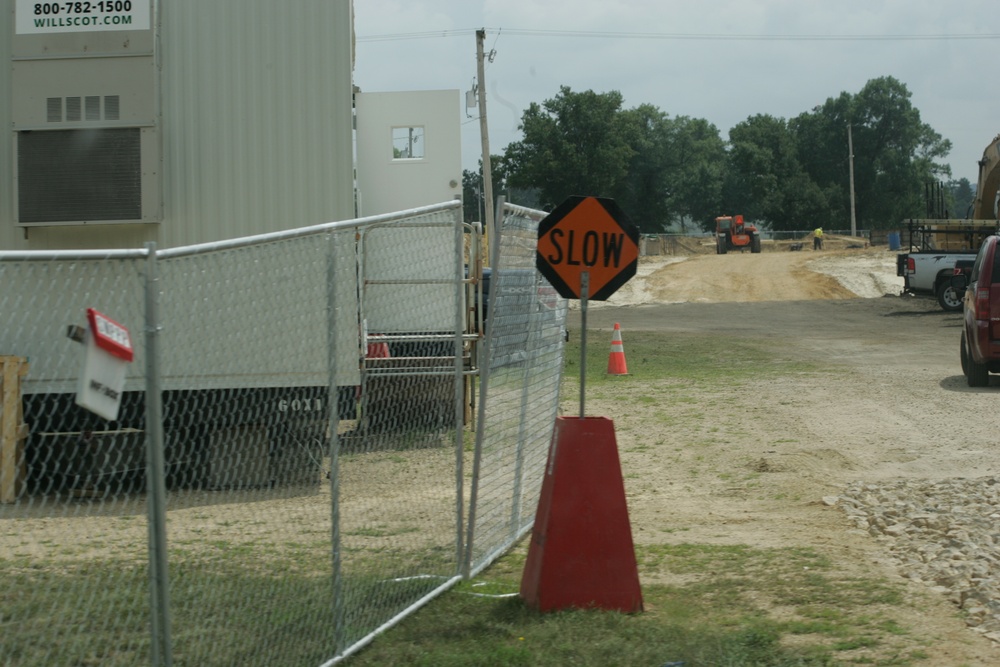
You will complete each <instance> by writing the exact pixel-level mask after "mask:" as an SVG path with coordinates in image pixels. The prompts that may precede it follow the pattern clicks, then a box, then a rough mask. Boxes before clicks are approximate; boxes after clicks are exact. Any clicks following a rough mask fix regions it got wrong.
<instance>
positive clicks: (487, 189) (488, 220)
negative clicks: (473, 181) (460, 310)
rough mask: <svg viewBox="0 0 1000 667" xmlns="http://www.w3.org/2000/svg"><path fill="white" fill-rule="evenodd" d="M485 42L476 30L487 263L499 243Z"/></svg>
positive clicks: (483, 35)
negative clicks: (495, 214) (488, 120)
mask: <svg viewBox="0 0 1000 667" xmlns="http://www.w3.org/2000/svg"><path fill="white" fill-rule="evenodd" d="M485 41H486V30H485V29H480V30H477V31H476V70H477V74H476V77H477V80H478V81H479V85H478V86H476V88H477V89H478V91H479V136H480V137H481V138H482V142H483V197H484V198H485V200H486V201H485V206H483V209H484V211H483V213H484V214H485V215H484V217H485V220H484V221H483V223H484V227H485V229H486V238H487V244H488V245H487V253H486V257H487V261H489V258H490V257H492V255H493V245H494V243H499V241H500V234H499V230H498V229H496V223H495V221H494V220H495V216H494V215H493V170H492V167H491V165H490V131H489V127H488V126H487V125H486V64H485V63H484V60H485V55H484V53H483V42H485ZM491 264H492V262H491Z"/></svg>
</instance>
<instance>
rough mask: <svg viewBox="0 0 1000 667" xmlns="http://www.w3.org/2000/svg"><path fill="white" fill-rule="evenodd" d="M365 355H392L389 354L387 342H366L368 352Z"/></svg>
mask: <svg viewBox="0 0 1000 667" xmlns="http://www.w3.org/2000/svg"><path fill="white" fill-rule="evenodd" d="M365 356H366V357H368V358H369V359H388V358H389V357H391V356H392V355H391V354H389V343H368V352H367V354H366V355H365Z"/></svg>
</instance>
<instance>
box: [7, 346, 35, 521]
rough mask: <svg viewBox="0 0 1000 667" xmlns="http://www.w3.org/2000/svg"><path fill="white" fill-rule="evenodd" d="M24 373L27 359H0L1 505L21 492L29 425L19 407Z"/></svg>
mask: <svg viewBox="0 0 1000 667" xmlns="http://www.w3.org/2000/svg"><path fill="white" fill-rule="evenodd" d="M27 374H28V361H27V359H25V358H23V357H12V356H0V399H2V400H0V503H13V502H16V501H17V498H18V496H20V495H21V494H22V493H23V492H24V483H25V478H26V477H27V466H26V464H25V459H24V440H25V439H26V438H27V437H28V425H27V424H25V423H24V413H23V408H22V406H21V378H23V377H24V376H26V375H27Z"/></svg>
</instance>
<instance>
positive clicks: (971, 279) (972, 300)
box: [953, 236, 1000, 387]
mask: <svg viewBox="0 0 1000 667" xmlns="http://www.w3.org/2000/svg"><path fill="white" fill-rule="evenodd" d="M998 247H1000V236H988V237H986V240H984V241H983V245H982V246H980V248H979V254H977V255H976V261H975V263H974V264H973V265H972V271H971V272H970V273H969V275H968V286H967V287H966V290H965V298H964V299H963V301H962V310H963V313H964V317H965V322H964V324H963V326H962V346H961V356H962V372H963V373H965V379H966V380H967V381H968V383H969V386H970V387H986V386H989V384H990V373H1000V252H998ZM955 279H957V280H961V278H959V277H958V276H956V278H955ZM955 279H953V280H955ZM953 284H955V283H954V282H953ZM956 287H957V285H956Z"/></svg>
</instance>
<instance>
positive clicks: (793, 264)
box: [571, 237, 903, 307]
mask: <svg viewBox="0 0 1000 667" xmlns="http://www.w3.org/2000/svg"><path fill="white" fill-rule="evenodd" d="M781 243H786V242H784V241H783V242H781ZM837 243H839V244H841V245H842V246H844V247H842V248H840V249H833V248H834V246H835V245H836V243H834V242H830V243H828V244H827V246H826V248H827V249H826V250H822V251H814V250H812V248H811V247H809V248H808V249H805V250H803V251H798V252H794V251H789V250H787V249H786V250H785V251H783V252H780V251H778V248H779V247H780V246H779V245H777V244H774V243H772V244H769V245H764V246H763V252H762V253H760V254H753V253H750V252H736V253H729V254H726V255H717V254H715V251H714V246H712V247H711V248H710V250H711V252H707V251H705V252H689V253H686V254H674V255H652V256H648V255H647V256H643V257H641V258H640V259H639V267H638V270H637V272H636V275H635V277H633V278H632V279H631V280H630V281H629V282H628V283H626V284H625V285H624V286H623V287H622V288H621V289H619V290H618V292H616V293H615V294H614V295H612V296H611V298H610V299H608V300H607V301H605V302H591V305H592V306H597V307H600V305H602V304H604V305H609V306H626V305H642V304H656V303H726V302H748V301H801V300H811V299H853V298H858V297H862V298H875V297H881V296H884V295H886V294H894V295H895V294H899V293H900V292H901V290H902V287H903V281H902V278H899V277H897V276H896V254H895V253H894V252H891V251H889V250H888V249H886V248H870V247H869V248H864V247H862V248H852V249H848V248H847V247H846V246H847V245H849V244H857V243H858V239H856V238H852V237H839V238H838V239H837ZM862 243H863V241H862ZM677 247H678V248H679V247H680V246H679V245H678V246H677ZM692 247H695V248H699V249H701V250H704V248H705V246H704V244H702V245H698V246H692ZM786 248H787V244H786ZM574 304H577V305H578V302H571V307H575V306H574Z"/></svg>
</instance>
